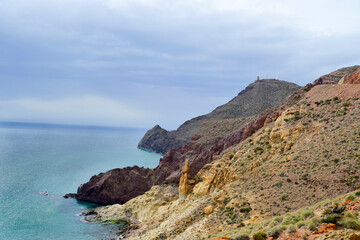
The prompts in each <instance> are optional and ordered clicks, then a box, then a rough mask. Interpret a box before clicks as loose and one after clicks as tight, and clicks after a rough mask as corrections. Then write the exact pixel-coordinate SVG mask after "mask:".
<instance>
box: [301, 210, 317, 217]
mask: <svg viewBox="0 0 360 240" xmlns="http://www.w3.org/2000/svg"><path fill="white" fill-rule="evenodd" d="M302 216H303V218H308V217H313V216H315V214H314V211H313V210H307V211H305V212H303V214H302Z"/></svg>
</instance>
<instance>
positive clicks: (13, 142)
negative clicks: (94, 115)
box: [0, 122, 162, 240]
mask: <svg viewBox="0 0 360 240" xmlns="http://www.w3.org/2000/svg"><path fill="white" fill-rule="evenodd" d="M145 131H146V130H145V129H134V128H109V127H88V126H65V125H64V126H63V125H48V124H33V123H9V122H0V240H20V239H21V240H23V239H30V240H43V239H46V240H57V239H59V240H60V239H61V240H64V239H66V240H72V239H74V240H75V239H76V240H82V239H84V240H85V239H86V240H99V239H111V238H115V237H116V232H118V231H117V229H116V226H113V225H103V224H101V223H88V222H86V221H84V220H83V217H82V216H79V213H81V212H82V211H85V210H88V209H91V208H94V207H96V206H97V205H95V204H90V203H86V202H81V201H77V200H75V199H65V198H63V197H62V196H63V195H64V194H66V193H74V192H76V190H77V188H78V186H79V185H80V184H82V183H85V182H87V181H88V180H89V179H90V177H91V176H93V175H95V174H99V173H100V172H105V171H107V170H110V169H113V168H121V167H126V166H133V165H138V166H144V167H156V165H157V164H158V163H159V159H160V158H161V157H162V156H161V155H159V154H155V153H152V152H147V151H143V150H140V149H137V144H138V142H139V141H140V139H141V137H142V136H143V135H144V134H145Z"/></svg>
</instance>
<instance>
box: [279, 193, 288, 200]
mask: <svg viewBox="0 0 360 240" xmlns="http://www.w3.org/2000/svg"><path fill="white" fill-rule="evenodd" d="M280 200H281V201H286V200H289V195H287V194H284V195H282V196H281V197H280Z"/></svg>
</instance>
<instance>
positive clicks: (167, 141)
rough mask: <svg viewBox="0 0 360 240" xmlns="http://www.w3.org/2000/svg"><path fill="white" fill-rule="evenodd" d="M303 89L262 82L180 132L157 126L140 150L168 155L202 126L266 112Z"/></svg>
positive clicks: (184, 126) (189, 121) (143, 141)
mask: <svg viewBox="0 0 360 240" xmlns="http://www.w3.org/2000/svg"><path fill="white" fill-rule="evenodd" d="M299 89H300V87H299V86H298V85H296V84H294V83H289V82H285V81H279V80H275V79H262V80H257V81H255V82H254V83H252V84H250V85H249V86H247V87H246V88H245V89H244V90H243V91H241V92H240V93H239V94H238V95H237V96H236V97H235V98H233V99H232V100H231V101H229V102H228V103H226V104H224V105H221V106H219V107H217V108H216V109H215V110H213V111H212V112H211V113H208V114H205V115H202V116H199V117H196V118H193V119H191V120H188V121H186V122H185V123H183V124H182V125H181V126H180V127H179V128H178V129H177V130H176V131H166V130H165V129H163V128H161V127H160V126H159V125H156V126H155V127H153V128H152V129H150V130H149V131H147V133H146V134H145V136H144V137H143V138H142V139H141V141H140V143H139V145H138V147H139V148H141V149H146V150H151V151H154V152H158V153H162V154H165V153H166V151H167V150H169V149H177V148H181V147H183V146H185V145H186V144H188V143H190V141H191V137H192V136H194V135H195V134H196V133H197V132H198V130H199V128H200V126H201V124H202V123H203V122H207V121H214V120H223V119H230V118H239V117H247V116H253V115H256V114H259V113H261V112H262V111H264V110H265V109H267V108H269V107H271V106H276V105H279V104H281V102H282V101H283V100H284V99H285V98H287V97H289V96H290V95H291V94H292V93H294V92H295V91H297V90H299Z"/></svg>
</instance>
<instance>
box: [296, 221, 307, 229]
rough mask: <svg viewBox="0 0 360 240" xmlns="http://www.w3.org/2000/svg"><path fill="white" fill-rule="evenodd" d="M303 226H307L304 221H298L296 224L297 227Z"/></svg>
mask: <svg viewBox="0 0 360 240" xmlns="http://www.w3.org/2000/svg"><path fill="white" fill-rule="evenodd" d="M303 226H305V222H304V221H301V222H298V223H297V224H296V227H297V228H301V227H303Z"/></svg>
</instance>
